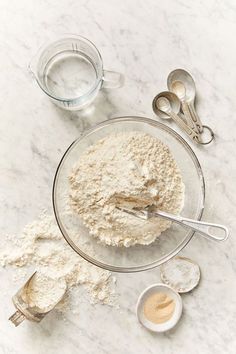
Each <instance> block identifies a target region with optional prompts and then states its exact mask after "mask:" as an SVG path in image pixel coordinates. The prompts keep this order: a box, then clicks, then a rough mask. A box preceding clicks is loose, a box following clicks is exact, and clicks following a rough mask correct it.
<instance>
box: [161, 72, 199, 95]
mask: <svg viewBox="0 0 236 354" xmlns="http://www.w3.org/2000/svg"><path fill="white" fill-rule="evenodd" d="M167 87H168V89H169V90H170V91H172V92H174V93H175V94H176V95H177V96H178V97H179V98H180V97H181V96H183V93H185V97H184V98H185V100H186V102H193V101H194V99H195V96H196V86H195V83H194V80H193V78H192V76H191V75H190V74H189V73H188V72H187V71H185V70H183V69H176V70H173V71H172V72H171V73H170V74H169V75H168V78H167ZM183 88H184V91H185V92H183Z"/></svg>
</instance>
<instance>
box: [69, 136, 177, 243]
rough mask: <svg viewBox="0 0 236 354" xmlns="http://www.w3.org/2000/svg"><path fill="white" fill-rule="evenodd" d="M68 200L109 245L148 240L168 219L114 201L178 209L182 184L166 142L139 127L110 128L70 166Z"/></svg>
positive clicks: (153, 236)
mask: <svg viewBox="0 0 236 354" xmlns="http://www.w3.org/2000/svg"><path fill="white" fill-rule="evenodd" d="M69 182H70V196H69V200H70V206H71V207H72V209H73V210H74V212H75V213H77V214H78V215H79V217H80V218H81V219H82V221H83V222H84V224H85V225H86V226H87V227H88V229H89V231H90V234H91V235H93V236H95V237H97V238H98V239H99V240H100V241H102V242H104V243H106V244H108V245H112V246H126V247H129V246H131V245H135V244H144V245H147V244H150V243H151V242H153V241H154V240H155V239H156V237H157V236H159V235H160V234H161V232H162V231H164V230H166V229H167V228H168V227H170V225H171V222H170V221H167V220H164V219H161V218H152V219H149V220H147V221H143V220H140V219H138V218H135V217H133V216H131V215H128V214H126V213H124V212H122V211H121V210H118V209H117V208H116V206H117V205H118V204H122V203H123V205H128V206H129V207H130V206H131V207H146V206H147V205H149V204H152V205H154V206H156V208H157V209H160V210H164V211H167V212H170V213H173V214H178V213H179V212H180V211H181V209H182V207H183V199H184V184H183V182H182V177H181V173H180V170H179V168H178V166H177V165H176V162H175V160H174V158H173V156H172V154H171V152H170V151H169V148H168V147H167V146H166V145H165V144H163V143H162V142H161V141H160V140H158V139H156V138H154V137H153V136H151V135H148V134H145V133H142V132H128V133H117V134H111V135H109V136H107V137H105V138H103V139H101V140H99V141H98V142H96V143H95V144H94V145H92V146H90V147H89V148H88V149H87V150H86V151H85V152H84V153H83V154H82V155H81V156H80V158H79V160H78V163H77V164H76V165H75V166H74V168H73V170H72V173H71V175H70V176H69Z"/></svg>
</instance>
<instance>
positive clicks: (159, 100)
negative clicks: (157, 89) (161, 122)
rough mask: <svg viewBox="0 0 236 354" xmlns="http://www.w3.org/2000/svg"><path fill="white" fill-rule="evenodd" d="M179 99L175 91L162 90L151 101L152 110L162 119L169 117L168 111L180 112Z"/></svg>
mask: <svg viewBox="0 0 236 354" xmlns="http://www.w3.org/2000/svg"><path fill="white" fill-rule="evenodd" d="M180 105H181V104H180V100H179V98H178V97H177V96H176V94H175V93H173V92H169V91H164V92H161V93H159V94H158V95H157V96H156V97H154V99H153V102H152V108H153V111H154V112H155V113H156V114H157V115H158V116H159V117H160V118H162V119H170V118H171V116H170V114H169V113H171V112H173V113H175V114H178V113H179V112H180Z"/></svg>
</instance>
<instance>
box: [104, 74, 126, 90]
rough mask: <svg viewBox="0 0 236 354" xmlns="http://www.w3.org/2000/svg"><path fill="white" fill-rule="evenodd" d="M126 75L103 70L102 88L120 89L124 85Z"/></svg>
mask: <svg viewBox="0 0 236 354" xmlns="http://www.w3.org/2000/svg"><path fill="white" fill-rule="evenodd" d="M124 81H125V79H124V75H122V74H120V73H118V72H116V71H108V70H103V78H102V88H109V89H114V88H119V87H122V86H123V85H124Z"/></svg>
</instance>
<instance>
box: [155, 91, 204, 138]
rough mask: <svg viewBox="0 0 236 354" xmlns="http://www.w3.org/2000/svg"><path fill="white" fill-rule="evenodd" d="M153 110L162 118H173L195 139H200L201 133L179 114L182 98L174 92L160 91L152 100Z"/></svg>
mask: <svg viewBox="0 0 236 354" xmlns="http://www.w3.org/2000/svg"><path fill="white" fill-rule="evenodd" d="M152 107H153V111H154V112H155V113H156V114H157V115H158V116H159V117H160V118H162V119H169V118H172V119H173V120H174V121H175V122H176V124H177V125H178V126H179V127H180V128H181V129H183V130H184V131H185V132H186V133H187V134H188V136H189V137H190V138H191V139H193V140H197V141H198V140H199V134H198V133H197V132H196V131H194V130H193V129H191V128H190V127H189V126H188V125H187V124H186V122H185V121H184V120H183V119H182V118H180V117H179V116H178V114H179V111H180V100H179V98H178V97H177V96H176V95H175V94H174V93H173V92H169V91H164V92H161V93H159V94H158V95H157V96H156V97H155V98H154V100H153V102H152Z"/></svg>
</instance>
